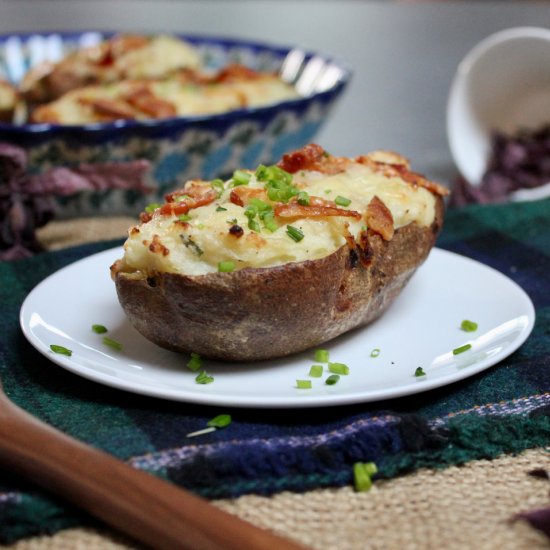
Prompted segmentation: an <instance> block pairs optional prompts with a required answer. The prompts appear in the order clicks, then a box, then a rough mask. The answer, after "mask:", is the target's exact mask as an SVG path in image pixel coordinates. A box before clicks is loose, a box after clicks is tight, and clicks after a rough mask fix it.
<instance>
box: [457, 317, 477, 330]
mask: <svg viewBox="0 0 550 550" xmlns="http://www.w3.org/2000/svg"><path fill="white" fill-rule="evenodd" d="M460 328H461V329H462V330H463V331H464V332H475V331H476V330H477V323H476V322H474V321H469V320H468V319H464V321H462V323H460Z"/></svg>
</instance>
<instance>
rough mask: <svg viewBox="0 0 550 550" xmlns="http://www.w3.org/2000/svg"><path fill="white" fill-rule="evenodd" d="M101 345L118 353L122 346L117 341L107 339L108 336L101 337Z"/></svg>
mask: <svg viewBox="0 0 550 550" xmlns="http://www.w3.org/2000/svg"><path fill="white" fill-rule="evenodd" d="M103 343H104V344H105V345H106V346H109V347H110V348H113V349H116V350H118V351H120V350H121V349H122V344H121V343H120V342H118V341H117V340H113V338H109V337H108V336H104V337H103Z"/></svg>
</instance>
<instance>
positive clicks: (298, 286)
mask: <svg viewBox="0 0 550 550" xmlns="http://www.w3.org/2000/svg"><path fill="white" fill-rule="evenodd" d="M445 194H447V190H446V188H445V187H442V186H440V185H438V184H436V183H434V182H431V181H429V180H427V179H426V178H424V177H423V176H420V175H419V174H416V173H414V172H412V171H411V170H410V168H409V165H408V162H407V160H406V159H404V158H403V157H401V156H399V155H397V154H395V153H390V152H380V151H379V152H374V153H371V154H368V155H364V156H360V157H357V158H355V159H350V158H345V157H336V156H333V155H331V154H329V153H327V152H326V151H324V150H323V148H322V147H320V146H318V145H315V144H311V145H308V146H306V147H304V148H303V149H301V150H299V151H294V152H292V153H289V154H286V155H284V156H283V158H282V159H281V161H280V162H279V163H278V164H277V165H274V166H260V167H258V168H257V169H256V170H255V171H250V170H239V171H236V172H235V173H234V174H233V177H232V178H230V179H229V180H227V181H222V180H214V181H211V182H206V181H199V180H197V181H189V182H187V183H186V185H185V186H184V187H183V189H181V190H178V191H176V192H174V193H171V194H170V195H167V196H166V202H165V203H164V204H155V205H150V206H149V207H148V208H147V209H146V211H145V212H143V213H142V214H141V216H140V218H141V223H140V224H139V225H136V226H135V227H132V228H131V229H130V230H129V236H128V239H127V241H126V243H125V244H124V256H123V258H121V259H120V260H117V261H116V262H115V263H114V264H113V266H112V267H111V275H112V278H113V279H114V282H115V284H116V289H117V294H118V298H119V301H120V303H121V305H122V307H123V309H124V311H125V313H126V315H127V316H128V318H129V320H130V322H131V323H132V324H133V325H134V327H135V328H136V329H137V330H138V331H139V332H140V333H141V334H142V335H143V336H145V337H146V338H148V339H149V340H151V341H152V342H155V343H156V344H158V345H160V346H162V347H165V348H168V349H171V350H175V351H181V352H195V353H198V354H200V355H202V356H204V357H210V358H216V359H222V360H228V361H254V360H260V359H269V358H274V357H280V356H284V355H289V354H292V353H296V352H298V351H302V350H305V349H307V348H310V347H313V346H317V345H319V344H321V343H323V342H326V341H328V340H331V339H332V338H335V337H336V336H339V335H340V334H343V333H344V332H346V331H349V330H351V329H354V328H356V327H358V326H361V325H365V324H367V323H370V322H371V321H373V320H374V319H376V318H377V317H379V316H380V315H381V314H382V313H383V312H384V311H385V310H386V309H387V308H388V307H389V305H390V304H391V303H392V301H393V300H394V299H395V298H396V296H397V295H398V294H399V293H400V291H401V290H402V288H403V287H404V286H405V284H406V283H407V281H408V280H409V279H410V277H411V276H412V275H413V273H414V272H415V270H416V269H417V268H418V266H419V265H420V264H422V262H423V261H424V260H425V259H426V257H427V256H428V254H429V252H430V250H431V248H432V247H433V245H434V243H435V240H436V237H437V234H438V233H439V231H440V229H441V227H442V223H443V216H444V201H443V196H444V195H445Z"/></svg>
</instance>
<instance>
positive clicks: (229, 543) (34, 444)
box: [0, 396, 303, 550]
mask: <svg viewBox="0 0 550 550" xmlns="http://www.w3.org/2000/svg"><path fill="white" fill-rule="evenodd" d="M0 466H2V467H4V468H8V469H9V470H10V471H13V472H17V473H19V474H22V475H23V476H25V477H27V478H28V479H31V480H32V481H34V482H36V483H37V484H39V485H41V486H42V487H44V488H46V489H48V490H50V491H51V492H53V493H56V494H58V495H60V496H62V497H64V498H66V499H67V500H69V501H71V502H73V503H74V504H76V505H77V506H79V507H80V508H83V509H85V510H87V511H88V512H89V513H91V514H92V515H94V516H96V517H98V518H100V519H102V520H103V521H104V522H105V523H107V524H109V525H111V526H113V527H115V528H116V529H118V530H120V531H123V532H124V533H126V534H128V535H130V536H131V537H133V538H134V539H137V540H139V541H141V542H143V543H145V544H147V545H150V546H153V547H155V548H189V549H193V550H202V549H205V550H215V549H216V550H217V549H234V550H237V549H238V550H242V549H244V548H246V549H247V550H256V549H257V550H267V549H270V550H271V549H277V550H279V549H282V548H284V549H285V550H287V549H288V550H298V549H300V548H301V549H302V550H303V547H302V546H298V545H297V544H295V543H293V542H291V541H289V540H286V539H282V538H280V537H278V536H276V535H275V534H273V533H270V532H268V531H264V530H262V529H259V528H257V527H255V526H253V525H252V524H250V523H248V522H245V521H243V520H241V519H239V518H237V517H235V516H232V515H230V514H228V513H226V512H224V511H223V510H220V509H219V508H216V507H215V506H213V505H211V504H209V503H208V502H207V501H206V500H204V499H202V498H200V497H198V496H195V495H193V494H191V493H189V492H187V491H185V490H183V489H180V488H177V487H176V486H174V485H172V484H170V483H168V482H165V481H163V480H161V479H159V478H157V477H155V476H153V475H150V474H148V473H146V472H143V471H140V470H136V469H134V468H132V467H131V466H128V465H126V464H124V463H123V462H121V461H119V460H117V459H116V458H114V457H112V456H110V455H108V454H106V453H104V452H102V451H99V450H97V449H94V448H92V447H89V446H87V445H85V444H84V443H81V442H79V441H77V440H75V439H72V438H70V437H68V436H67V435H65V434H63V433H62V432H60V431H58V430H56V429H55V428H52V427H51V426H48V425H47V424H44V423H42V422H40V421H39V420H38V419H36V418H34V417H33V416H31V415H29V414H27V413H26V412H24V411H23V410H22V409H20V408H19V407H17V406H16V405H14V404H13V403H12V402H11V401H9V400H8V399H7V398H5V397H4V396H2V397H1V407H0Z"/></svg>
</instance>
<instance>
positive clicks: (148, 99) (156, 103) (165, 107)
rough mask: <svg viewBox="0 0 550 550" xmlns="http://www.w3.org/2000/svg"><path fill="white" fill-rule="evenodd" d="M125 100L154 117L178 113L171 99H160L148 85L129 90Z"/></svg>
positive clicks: (171, 115)
mask: <svg viewBox="0 0 550 550" xmlns="http://www.w3.org/2000/svg"><path fill="white" fill-rule="evenodd" d="M124 100H125V101H126V102H127V103H128V104H130V105H131V106H132V107H134V108H136V109H138V110H139V111H141V112H142V113H145V114H146V115H148V116H150V117H152V118H169V117H173V116H175V115H176V114H177V111H176V108H175V106H174V105H173V104H172V103H170V102H169V101H165V100H164V99H160V98H158V97H157V96H155V94H154V93H153V92H152V91H151V89H150V88H149V87H147V86H140V87H138V88H134V89H133V90H131V91H129V92H128V93H127V94H126V95H125V96H124Z"/></svg>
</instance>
